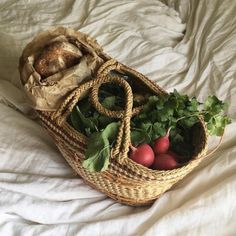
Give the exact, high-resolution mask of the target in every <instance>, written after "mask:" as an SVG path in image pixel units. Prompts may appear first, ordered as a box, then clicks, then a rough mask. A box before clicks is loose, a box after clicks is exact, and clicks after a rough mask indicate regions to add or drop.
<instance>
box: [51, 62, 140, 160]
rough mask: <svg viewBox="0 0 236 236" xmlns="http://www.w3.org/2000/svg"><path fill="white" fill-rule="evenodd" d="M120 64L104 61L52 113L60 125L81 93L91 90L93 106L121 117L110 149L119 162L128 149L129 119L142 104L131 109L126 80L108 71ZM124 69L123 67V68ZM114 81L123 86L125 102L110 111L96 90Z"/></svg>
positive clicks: (131, 98) (118, 68) (136, 112)
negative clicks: (88, 78)
mask: <svg viewBox="0 0 236 236" xmlns="http://www.w3.org/2000/svg"><path fill="white" fill-rule="evenodd" d="M121 69H122V64H120V63H118V62H117V61H116V60H114V59H111V60H109V61H107V62H106V63H104V64H103V65H102V66H101V67H100V68H99V70H98V72H97V76H96V79H94V80H91V81H88V82H86V83H84V84H81V85H80V86H79V87H78V88H76V89H75V90H74V91H73V92H72V93H71V94H70V95H69V96H68V97H67V98H66V99H65V100H64V102H63V103H62V104H61V106H60V107H59V109H58V110H57V111H56V112H54V113H53V114H52V119H53V120H55V121H56V123H57V124H59V125H62V124H63V123H64V122H65V120H66V118H67V116H68V115H69V114H70V113H71V112H72V110H73V108H74V106H75V105H76V104H77V102H78V101H79V99H80V97H81V95H82V94H83V93H84V92H85V91H88V90H91V94H90V98H91V102H92V104H93V106H94V107H95V109H97V111H98V112H100V113H101V114H103V115H106V116H108V117H112V118H118V119H121V125H120V127H119V131H118V135H117V139H116V145H115V146H114V148H113V149H112V156H116V155H117V154H119V155H118V159H119V162H122V161H123V160H124V159H125V157H126V156H127V153H128V151H129V146H130V119H131V117H132V116H133V115H136V114H138V113H139V112H140V110H141V109H142V106H140V107H136V108H134V109H133V93H132V89H131V87H130V85H129V83H128V82H127V81H125V80H124V79H122V78H120V77H119V76H117V75H112V76H110V74H109V73H110V71H112V70H121ZM123 69H124V68H123ZM109 82H115V83H117V84H119V85H120V86H122V87H123V88H124V92H125V96H126V102H125V108H124V110H120V111H112V110H109V109H107V108H105V107H103V106H102V105H101V103H100V102H99V97H98V91H99V87H100V86H101V85H102V84H104V83H109Z"/></svg>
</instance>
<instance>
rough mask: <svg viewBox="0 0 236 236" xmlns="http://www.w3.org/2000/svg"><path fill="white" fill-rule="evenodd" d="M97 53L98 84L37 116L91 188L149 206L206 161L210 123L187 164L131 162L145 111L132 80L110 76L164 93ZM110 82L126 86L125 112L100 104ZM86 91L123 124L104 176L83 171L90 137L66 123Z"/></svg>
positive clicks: (197, 134)
mask: <svg viewBox="0 0 236 236" xmlns="http://www.w3.org/2000/svg"><path fill="white" fill-rule="evenodd" d="M91 46H93V43H91ZM97 53H98V54H99V56H100V57H101V58H103V60H104V63H103V64H102V65H101V66H100V68H99V69H98V70H96V71H95V73H94V76H93V78H94V79H93V80H89V81H87V82H84V83H81V84H79V85H78V87H77V88H76V89H74V90H73V91H71V92H70V94H69V95H67V97H66V98H65V99H64V101H63V102H62V104H61V105H60V107H59V108H58V109H57V110H56V111H42V110H41V111H39V110H37V111H36V112H37V114H38V116H39V118H40V120H41V123H42V124H43V126H44V127H45V128H46V130H47V131H48V132H49V134H50V135H51V137H52V138H53V140H54V142H55V144H56V145H57V147H58V148H59V150H60V152H61V153H62V155H63V156H64V158H65V159H66V161H67V162H68V163H69V165H70V166H71V167H72V168H73V169H74V170H75V171H76V172H77V173H78V175H79V176H81V177H82V178H83V179H84V181H85V182H86V183H87V184H88V185H90V186H92V187H93V188H95V189H97V190H99V191H101V192H103V193H105V194H106V195H107V196H109V197H111V198H112V199H114V200H116V201H118V202H120V203H123V204H128V205H133V206H142V205H149V204H151V203H153V202H154V200H155V199H157V198H158V197H160V196H161V195H162V194H163V193H164V192H166V191H167V190H168V189H170V188H171V187H172V186H173V185H174V184H176V183H177V182H178V181H180V180H181V179H182V178H184V177H185V176H186V175H187V174H188V173H190V172H191V171H192V170H193V169H194V168H195V167H196V166H197V165H198V164H199V163H200V162H201V161H202V160H203V158H204V157H205V153H206V147H207V131H206V127H205V124H204V122H203V121H202V120H201V119H200V118H199V124H198V126H197V127H196V129H195V131H194V133H193V136H194V137H193V142H194V146H195V150H194V155H193V157H192V159H191V161H190V162H189V163H188V164H186V165H185V166H183V167H180V168H177V169H174V170H169V171H158V170H152V169H148V168H146V167H144V166H142V165H139V164H137V163H135V162H133V161H132V160H131V159H130V158H128V152H129V145H130V119H131V118H132V116H135V115H137V114H138V113H139V112H140V110H141V109H140V107H137V108H133V94H132V89H131V87H130V85H129V84H128V82H126V81H125V80H124V79H121V78H120V77H118V76H115V75H111V73H110V72H111V71H118V72H119V73H122V74H126V75H131V78H132V80H133V81H132V82H134V84H136V85H137V86H141V87H142V88H143V89H145V90H146V91H148V92H149V93H152V94H154V95H161V94H164V93H165V91H164V90H163V89H161V88H160V87H158V86H157V85H156V84H155V83H153V82H152V81H150V80H149V79H148V78H147V77H145V76H144V75H142V74H141V73H138V72H137V71H135V70H133V69H131V68H129V67H127V66H125V65H123V64H121V63H119V62H117V61H116V60H114V59H112V58H110V57H109V56H107V55H106V54H105V53H103V51H102V50H97ZM20 67H21V65H20ZM111 81H112V82H115V83H117V84H119V85H120V86H122V87H123V88H124V91H125V94H126V105H125V108H124V110H122V111H111V110H107V109H106V108H104V107H103V106H102V105H101V104H100V102H99V99H98V89H99V87H100V86H101V85H102V84H103V83H108V82H111ZM85 91H86V92H89V96H90V98H91V101H92V104H93V106H94V107H95V108H96V109H97V111H98V112H100V113H102V114H104V115H107V116H109V117H114V118H118V119H119V120H120V128H119V131H118V136H117V140H116V144H115V146H114V147H113V149H112V151H111V156H110V164H109V168H108V170H106V171H103V172H89V171H87V170H86V169H85V168H83V166H82V161H83V159H84V152H85V150H86V146H87V137H86V136H84V135H83V134H82V133H79V132H78V131H76V130H75V129H74V128H73V127H72V126H70V125H69V123H68V122H67V117H68V116H69V114H70V113H71V112H72V110H73V107H74V106H75V105H76V103H77V102H78V100H79V99H80V96H81V95H82V94H84V92H85Z"/></svg>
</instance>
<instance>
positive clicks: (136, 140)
mask: <svg viewBox="0 0 236 236" xmlns="http://www.w3.org/2000/svg"><path fill="white" fill-rule="evenodd" d="M146 139H148V136H147V133H146V132H145V131H143V130H132V131H131V142H132V144H133V145H134V146H138V145H139V144H141V143H144V142H145V140H146Z"/></svg>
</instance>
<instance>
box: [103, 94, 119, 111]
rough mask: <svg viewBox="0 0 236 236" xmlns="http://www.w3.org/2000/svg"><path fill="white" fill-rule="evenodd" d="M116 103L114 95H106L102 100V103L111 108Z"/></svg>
mask: <svg viewBox="0 0 236 236" xmlns="http://www.w3.org/2000/svg"><path fill="white" fill-rule="evenodd" d="M115 103H116V97H115V96H110V97H106V98H105V99H104V100H103V101H102V105H103V106H104V107H105V108H107V109H110V110H112V109H113V108H114V106H115Z"/></svg>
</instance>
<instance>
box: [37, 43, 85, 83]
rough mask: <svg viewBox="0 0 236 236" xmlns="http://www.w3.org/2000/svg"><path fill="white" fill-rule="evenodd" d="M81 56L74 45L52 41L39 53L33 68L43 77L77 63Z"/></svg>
mask: <svg viewBox="0 0 236 236" xmlns="http://www.w3.org/2000/svg"><path fill="white" fill-rule="evenodd" d="M81 57H82V52H81V50H80V49H79V48H78V47H76V46H75V45H73V44H71V43H69V42H52V43H51V44H49V45H47V46H46V47H45V48H44V49H43V51H42V52H41V53H40V55H39V56H38V58H37V59H36V61H35V63H34V68H35V70H36V71H37V72H38V73H39V74H40V75H41V78H42V79H44V78H47V77H49V76H51V75H53V74H55V73H57V72H59V71H62V70H65V69H67V68H70V67H72V66H74V65H76V64H78V63H79V61H80V58H81Z"/></svg>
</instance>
